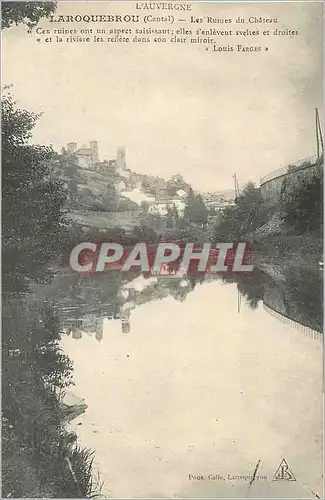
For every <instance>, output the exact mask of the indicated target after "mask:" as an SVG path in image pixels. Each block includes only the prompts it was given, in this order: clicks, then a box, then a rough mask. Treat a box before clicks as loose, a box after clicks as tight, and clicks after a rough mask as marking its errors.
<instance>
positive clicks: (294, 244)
mask: <svg viewBox="0 0 325 500" xmlns="http://www.w3.org/2000/svg"><path fill="white" fill-rule="evenodd" d="M253 254H254V261H255V263H256V264H258V263H263V262H268V263H269V264H272V265H277V264H278V263H287V265H290V266H291V267H303V268H304V269H307V268H310V269H315V268H318V267H319V262H320V261H322V260H323V240H322V237H321V235H320V234H319V231H318V232H314V233H305V234H300V235H290V234H280V235H276V236H269V237H267V238H265V239H263V240H260V241H259V242H255V243H254V244H253Z"/></svg>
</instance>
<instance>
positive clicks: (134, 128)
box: [2, 1, 322, 191]
mask: <svg viewBox="0 0 325 500" xmlns="http://www.w3.org/2000/svg"><path fill="white" fill-rule="evenodd" d="M61 13H62V14H71V15H77V14H81V15H84V14H115V13H116V14H126V13H127V14H139V13H140V12H139V11H136V9H135V2H129V1H128V2H124V1H119V2H91V3H90V2H73V3H72V2H61V3H60V2H59V5H58V9H57V14H61ZM190 14H191V15H196V16H213V17H218V18H221V17H231V18H233V19H234V18H236V17H237V16H244V17H246V18H247V17H248V16H262V17H268V18H274V17H277V18H278V19H279V23H278V24H276V25H274V27H278V28H281V29H285V28H288V29H297V30H298V31H299V35H298V36H277V37H275V36H270V37H268V38H266V37H264V38H259V40H258V41H255V42H254V40H253V41H248V40H247V41H246V43H250V44H252V43H254V44H255V45H259V44H261V45H262V46H263V47H264V45H268V46H269V50H268V51H267V52H265V51H262V52H261V53H238V52H236V51H235V52H231V53H229V52H222V53H219V52H212V51H206V50H205V45H203V46H202V45H201V44H197V45H194V44H191V45H190V44H172V43H166V44H155V43H151V44H141V43H132V44H109V43H107V42H106V43H98V44H95V43H91V44H88V45H86V44H82V43H74V44H73V43H70V44H69V43H63V44H58V43H45V42H42V43H38V42H37V40H36V38H37V36H36V34H35V33H32V34H28V33H27V29H26V27H24V26H18V27H12V28H9V29H6V30H4V31H3V35H2V55H3V58H2V61H3V62H2V83H3V84H13V94H14V96H15V98H16V100H17V102H18V105H19V106H21V107H24V108H26V109H28V110H30V111H34V112H37V113H38V112H41V113H43V114H42V116H41V118H40V119H39V121H38V124H37V126H36V128H35V131H34V137H33V139H34V141H35V142H37V143H41V144H52V145H53V146H54V147H55V149H57V150H60V149H61V147H62V146H64V145H65V144H66V143H67V142H70V141H75V142H77V143H78V144H80V145H82V144H84V143H86V144H87V143H89V141H90V140H97V141H98V142H99V154H100V158H101V159H111V158H114V157H115V155H116V149H117V147H118V146H120V145H124V146H125V148H126V159H127V163H128V166H129V168H131V169H132V170H133V171H135V172H139V173H147V174H151V175H160V176H162V177H165V178H169V177H170V176H171V175H173V174H175V173H180V174H182V175H183V176H184V178H185V179H186V180H187V181H188V182H190V183H191V184H192V185H193V187H194V188H195V189H197V190H202V191H214V190H223V189H229V188H232V187H233V174H234V173H235V172H236V174H237V177H238V180H239V184H240V186H241V185H243V184H245V183H246V182H247V181H249V180H252V181H254V182H256V183H257V184H258V183H259V179H260V178H261V177H262V176H264V175H266V174H268V173H269V172H271V171H272V170H275V169H277V168H280V167H282V166H285V165H287V164H289V163H291V162H293V161H295V160H298V159H302V158H305V157H308V156H311V155H313V154H315V153H316V138H315V126H314V122H315V108H316V107H317V108H319V110H320V113H321V119H322V24H321V18H322V5H321V3H314V2H304V3H302V2H296V3H294V2H293V3H281V4H280V3H267V4H266V3H265V4H263V3H258V4H256V3H255V4H252V3H245V4H243V3H241V4H239V3H229V4H225V3H196V4H195V3H193V4H192V11H191V13H190ZM156 15H157V14H156ZM183 17H184V16H183ZM188 17H189V16H188ZM39 26H40V27H42V28H48V27H50V28H53V27H55V28H56V29H57V28H62V27H64V28H74V27H75V26H76V25H75V24H74V25H71V24H64V25H63V24H60V25H59V23H57V24H56V25H55V26H53V23H49V22H48V21H47V20H42V21H40V23H39ZM142 26H143V25H141V26H140V25H137V26H135V25H133V28H135V27H137V28H139V27H142ZM224 26H225V25H220V24H219V25H207V24H204V25H196V26H193V24H192V25H191V24H190V23H180V24H177V22H176V24H174V25H173V28H174V29H176V28H178V27H185V28H186V29H189V28H191V29H193V30H194V29H197V28H198V27H201V28H204V29H208V28H210V27H213V28H216V29H221V27H222V28H224ZM77 27H78V28H83V27H86V28H89V27H92V26H90V25H88V24H85V25H81V24H80V23H78V25H77ZM100 27H102V26H100ZM104 27H109V28H111V27H115V28H116V27H120V28H121V27H129V26H122V25H117V24H116V25H115V26H112V25H110V26H108V25H107V24H105V25H104ZM145 27H152V28H157V27H160V28H163V27H164V28H168V27H170V25H157V24H155V25H150V26H149V25H148V24H147V25H145ZM244 27H245V28H247V27H248V28H250V29H265V28H270V25H261V24H260V25H244ZM234 28H236V26H233V29H234ZM237 28H238V26H237ZM239 28H241V29H243V28H242V27H241V26H239ZM236 43H243V44H244V43H245V41H244V42H241V41H240V42H238V37H236V39H235V37H233V38H231V37H230V38H227V39H226V38H224V39H223V40H221V41H220V44H222V45H228V44H236Z"/></svg>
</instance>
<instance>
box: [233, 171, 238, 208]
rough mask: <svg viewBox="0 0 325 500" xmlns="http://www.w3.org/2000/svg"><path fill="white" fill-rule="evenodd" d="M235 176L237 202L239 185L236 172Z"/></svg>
mask: <svg viewBox="0 0 325 500" xmlns="http://www.w3.org/2000/svg"><path fill="white" fill-rule="evenodd" d="M233 178H234V183H235V202H237V198H238V196H239V185H238V180H237V175H236V173H234V175H233Z"/></svg>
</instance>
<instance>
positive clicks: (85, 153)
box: [75, 148, 92, 156]
mask: <svg viewBox="0 0 325 500" xmlns="http://www.w3.org/2000/svg"><path fill="white" fill-rule="evenodd" d="M75 154H76V155H80V156H91V155H92V151H91V149H88V148H87V149H86V148H85V149H78V151H76V152H75Z"/></svg>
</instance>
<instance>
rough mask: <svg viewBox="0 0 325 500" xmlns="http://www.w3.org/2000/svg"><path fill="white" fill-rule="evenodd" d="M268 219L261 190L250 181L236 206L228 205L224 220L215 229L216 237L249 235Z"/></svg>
mask: <svg viewBox="0 0 325 500" xmlns="http://www.w3.org/2000/svg"><path fill="white" fill-rule="evenodd" d="M266 221H267V214H266V207H265V204H264V201H263V198H262V195H261V192H260V189H259V188H257V187H255V185H254V184H253V183H252V182H248V183H247V184H246V186H245V187H244V189H243V191H242V193H241V194H240V195H239V196H238V198H237V201H236V206H235V207H228V208H227V209H226V210H225V211H224V214H223V220H222V221H221V222H220V223H218V224H217V226H216V227H215V230H214V236H213V238H214V239H218V240H219V241H222V240H225V239H226V240H236V239H238V238H241V237H243V236H247V235H249V234H250V233H252V232H253V231H254V230H255V229H257V228H258V227H260V226H262V225H263V224H264V223H265V222H266Z"/></svg>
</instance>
